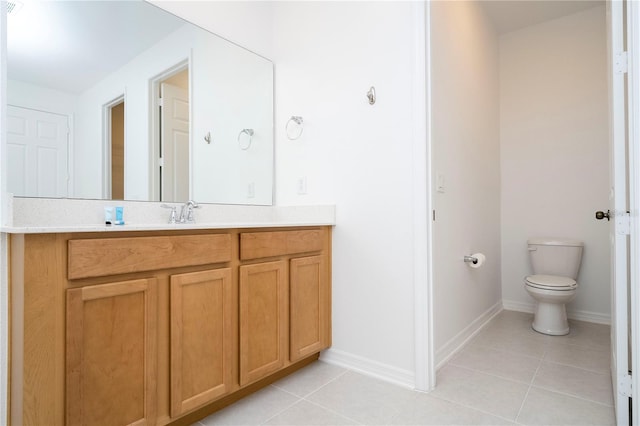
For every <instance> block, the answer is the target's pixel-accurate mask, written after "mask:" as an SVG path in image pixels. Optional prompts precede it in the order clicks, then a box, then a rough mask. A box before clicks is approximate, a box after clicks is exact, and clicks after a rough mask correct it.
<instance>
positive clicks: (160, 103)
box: [156, 98, 164, 107]
mask: <svg viewBox="0 0 640 426" xmlns="http://www.w3.org/2000/svg"><path fill="white" fill-rule="evenodd" d="M156 105H158V106H159V107H163V106H164V105H163V102H162V98H157V99H156Z"/></svg>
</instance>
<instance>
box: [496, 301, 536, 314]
mask: <svg viewBox="0 0 640 426" xmlns="http://www.w3.org/2000/svg"><path fill="white" fill-rule="evenodd" d="M502 307H503V308H504V309H505V311H516V312H526V313H528V314H532V313H533V312H534V311H535V307H536V305H535V303H533V302H532V303H525V302H516V301H515V300H504V299H502Z"/></svg>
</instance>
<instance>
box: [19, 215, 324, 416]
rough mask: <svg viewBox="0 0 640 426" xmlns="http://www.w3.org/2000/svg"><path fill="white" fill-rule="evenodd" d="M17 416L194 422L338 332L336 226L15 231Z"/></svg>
mask: <svg viewBox="0 0 640 426" xmlns="http://www.w3.org/2000/svg"><path fill="white" fill-rule="evenodd" d="M10 253H11V258H10V261H11V273H10V281H11V282H10V285H11V324H10V328H11V342H10V345H11V350H10V352H11V360H10V362H11V380H10V383H11V390H10V393H11V396H10V424H12V425H14V424H15V425H18V424H20V425H43V424H47V425H63V424H70V425H71V424H74V425H75V424H78V425H80V424H83V425H84V424H86V425H89V424H91V425H94V424H105V425H125V424H127V425H165V424H170V423H176V424H188V423H193V422H194V421H196V420H197V419H199V418H202V417H204V416H206V415H207V414H209V413H211V412H213V411H215V410H217V409H219V408H221V407H223V406H225V405H227V404H228V403H230V402H232V401H234V400H237V399H239V398H240V397H241V396H242V395H246V394H248V393H249V392H251V391H255V390H257V389H259V387H261V386H265V385H266V384H268V383H269V381H270V380H271V381H272V380H274V379H273V378H274V377H280V376H281V375H282V374H286V373H287V372H290V371H292V370H293V369H295V368H298V367H297V366H302V365H305V364H306V363H308V362H309V360H310V359H312V357H313V356H316V357H317V354H318V353H319V351H321V350H322V349H325V348H327V347H329V345H330V343H331V324H330V309H331V308H330V304H331V301H330V258H331V257H330V256H331V228H330V227H314V228H284V229H276V230H274V229H257V230H235V229H231V230H192V231H186V230H184V231H172V232H167V231H164V232H160V231H159V232H126V233H122V232H118V233H115V232H114V233H93V234H89V233H77V234H73V233H68V234H15V235H12V237H11V240H10Z"/></svg>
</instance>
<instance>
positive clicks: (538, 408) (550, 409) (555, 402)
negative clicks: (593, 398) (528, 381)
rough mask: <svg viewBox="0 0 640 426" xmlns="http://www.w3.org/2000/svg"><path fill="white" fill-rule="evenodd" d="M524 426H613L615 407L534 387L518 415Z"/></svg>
mask: <svg viewBox="0 0 640 426" xmlns="http://www.w3.org/2000/svg"><path fill="white" fill-rule="evenodd" d="M517 422H518V423H520V424H524V425H614V424H615V414H614V411H613V407H609V406H606V405H601V404H595V403H593V402H590V401H585V400H584V399H579V398H574V397H571V396H567V395H562V394H559V393H555V392H551V391H547V390H544V389H536V388H531V391H530V392H529V394H528V395H527V399H526V400H525V403H524V405H523V407H522V411H521V412H520V415H519V416H518V419H517Z"/></svg>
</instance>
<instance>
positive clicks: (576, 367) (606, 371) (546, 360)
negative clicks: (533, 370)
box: [542, 359, 611, 376]
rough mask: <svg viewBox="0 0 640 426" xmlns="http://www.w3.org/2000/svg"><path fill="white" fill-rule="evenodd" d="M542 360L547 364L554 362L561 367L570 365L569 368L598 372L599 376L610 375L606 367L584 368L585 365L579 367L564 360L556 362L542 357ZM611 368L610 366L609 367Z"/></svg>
mask: <svg viewBox="0 0 640 426" xmlns="http://www.w3.org/2000/svg"><path fill="white" fill-rule="evenodd" d="M542 361H544V362H547V363H549V364H555V365H561V366H563V367H571V368H575V369H577V370H582V371H588V372H589V373H594V374H599V375H601V376H607V375H609V376H610V375H611V370H609V369H607V370H592V369H591V368H586V367H580V366H577V365H574V364H567V363H564V362H558V361H550V360H548V359H543V360H542ZM609 368H611V367H609Z"/></svg>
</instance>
